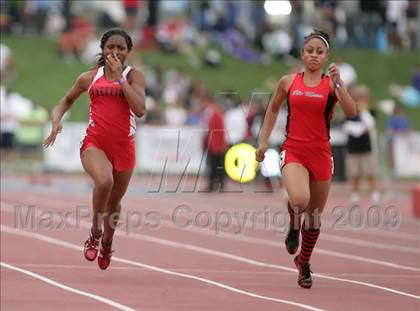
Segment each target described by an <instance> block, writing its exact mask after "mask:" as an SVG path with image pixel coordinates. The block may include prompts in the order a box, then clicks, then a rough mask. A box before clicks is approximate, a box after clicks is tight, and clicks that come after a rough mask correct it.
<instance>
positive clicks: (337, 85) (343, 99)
mask: <svg viewBox="0 0 420 311" xmlns="http://www.w3.org/2000/svg"><path fill="white" fill-rule="evenodd" d="M328 72H329V74H330V77H331V79H330V86H331V88H332V89H333V90H334V94H335V96H336V97H337V99H338V102H339V103H340V105H341V107H342V108H343V111H344V114H345V115H346V117H347V118H354V117H355V116H356V114H357V109H356V104H355V103H354V101H353V98H351V96H350V94H349V92H348V91H347V88H346V86H345V85H344V83H343V81H342V80H341V79H340V71H339V70H338V68H337V65H336V64H335V63H332V64H331V65H330V67H329V68H328Z"/></svg>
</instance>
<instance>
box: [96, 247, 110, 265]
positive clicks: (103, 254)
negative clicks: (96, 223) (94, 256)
mask: <svg viewBox="0 0 420 311" xmlns="http://www.w3.org/2000/svg"><path fill="white" fill-rule="evenodd" d="M112 253H113V250H112V245H109V246H106V247H104V245H103V244H102V245H101V250H100V251H99V256H98V266H99V268H101V269H102V270H105V269H106V268H108V266H109V264H110V263H111V257H112Z"/></svg>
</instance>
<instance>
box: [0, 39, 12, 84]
mask: <svg viewBox="0 0 420 311" xmlns="http://www.w3.org/2000/svg"><path fill="white" fill-rule="evenodd" d="M14 65H15V58H14V56H13V54H12V50H11V49H10V48H9V47H8V46H7V45H5V44H3V43H0V79H1V83H2V84H7V82H9V81H10V79H11V75H12V73H13V69H14ZM5 82H6V83H5Z"/></svg>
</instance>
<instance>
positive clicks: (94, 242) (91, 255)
mask: <svg viewBox="0 0 420 311" xmlns="http://www.w3.org/2000/svg"><path fill="white" fill-rule="evenodd" d="M101 237H102V231H98V232H96V233H92V230H91V231H90V233H89V237H88V239H87V240H86V242H85V247H84V250H83V253H84V254H85V258H86V259H87V260H89V261H94V260H95V259H96V256H97V255H98V248H99V241H100V240H101Z"/></svg>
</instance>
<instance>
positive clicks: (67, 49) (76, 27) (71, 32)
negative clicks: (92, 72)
mask: <svg viewBox="0 0 420 311" xmlns="http://www.w3.org/2000/svg"><path fill="white" fill-rule="evenodd" d="M93 33H94V32H93V27H92V25H91V24H90V23H89V22H88V21H87V20H86V19H84V18H82V17H76V18H74V19H73V21H72V23H71V25H70V28H69V29H68V30H66V31H64V32H63V33H62V34H61V35H60V38H59V51H60V54H61V56H62V57H63V59H64V61H65V62H66V64H72V63H74V62H75V61H76V59H78V58H79V57H81V56H82V55H83V59H84V60H85V61H86V60H87V59H89V58H90V57H91V56H90V55H87V54H84V53H86V51H85V49H86V47H87V45H88V43H89V42H92V40H91V39H92V36H93ZM89 48H91V47H89ZM98 48H99V46H98Z"/></svg>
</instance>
